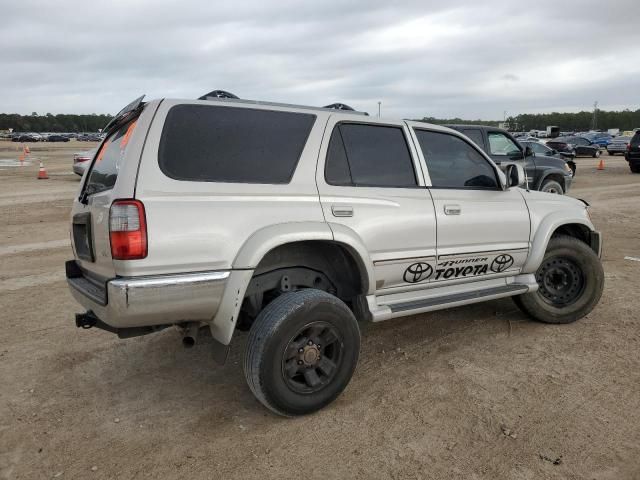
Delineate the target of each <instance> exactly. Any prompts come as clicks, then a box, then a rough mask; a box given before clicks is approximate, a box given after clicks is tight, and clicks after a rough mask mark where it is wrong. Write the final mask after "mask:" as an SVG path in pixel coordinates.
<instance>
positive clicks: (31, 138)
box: [11, 133, 42, 142]
mask: <svg viewBox="0 0 640 480" xmlns="http://www.w3.org/2000/svg"><path fill="white" fill-rule="evenodd" d="M11 141H12V142H41V141H42V135H40V134H38V133H21V134H19V135H14V136H13V138H12V139H11Z"/></svg>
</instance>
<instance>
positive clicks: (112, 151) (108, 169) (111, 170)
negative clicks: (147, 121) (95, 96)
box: [85, 120, 136, 194]
mask: <svg viewBox="0 0 640 480" xmlns="http://www.w3.org/2000/svg"><path fill="white" fill-rule="evenodd" d="M135 128H136V120H134V121H132V122H129V123H126V124H125V125H123V126H122V127H120V128H119V129H118V130H116V131H115V132H114V133H112V134H111V135H109V136H108V137H107V139H106V140H105V141H104V143H103V144H102V145H101V146H100V150H98V153H97V154H96V158H95V161H94V162H93V166H92V167H91V173H90V174H89V179H88V180H87V184H86V186H85V190H86V192H88V193H89V194H94V193H98V192H102V191H104V190H109V189H111V188H113V186H114V185H115V184H116V179H117V178H118V171H119V170H120V167H121V166H122V162H123V161H124V157H125V152H126V150H127V145H128V144H129V140H130V138H131V135H132V134H133V132H134V130H135Z"/></svg>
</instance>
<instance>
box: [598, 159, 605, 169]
mask: <svg viewBox="0 0 640 480" xmlns="http://www.w3.org/2000/svg"><path fill="white" fill-rule="evenodd" d="M598 170H604V158H601V159H600V163H598Z"/></svg>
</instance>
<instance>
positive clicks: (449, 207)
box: [444, 205, 462, 215]
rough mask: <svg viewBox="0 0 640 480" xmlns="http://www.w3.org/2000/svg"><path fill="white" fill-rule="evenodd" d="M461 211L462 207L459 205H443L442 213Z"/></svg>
mask: <svg viewBox="0 0 640 480" xmlns="http://www.w3.org/2000/svg"><path fill="white" fill-rule="evenodd" d="M461 213H462V208H460V205H445V206H444V214H445V215H460V214H461Z"/></svg>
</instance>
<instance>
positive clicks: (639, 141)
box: [631, 131, 640, 146]
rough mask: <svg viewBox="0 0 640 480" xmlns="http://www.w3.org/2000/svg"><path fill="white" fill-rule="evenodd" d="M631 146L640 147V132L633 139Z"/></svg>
mask: <svg viewBox="0 0 640 480" xmlns="http://www.w3.org/2000/svg"><path fill="white" fill-rule="evenodd" d="M631 144H632V145H634V146H635V145H640V131H638V132H636V133H635V134H634V135H633V138H631Z"/></svg>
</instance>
